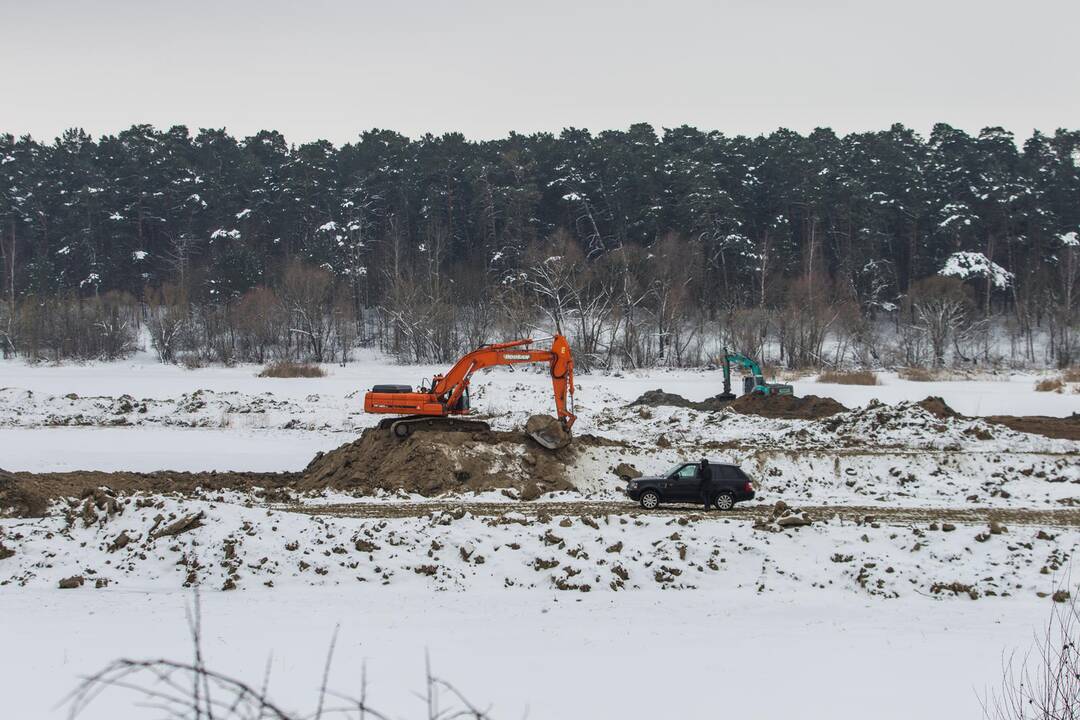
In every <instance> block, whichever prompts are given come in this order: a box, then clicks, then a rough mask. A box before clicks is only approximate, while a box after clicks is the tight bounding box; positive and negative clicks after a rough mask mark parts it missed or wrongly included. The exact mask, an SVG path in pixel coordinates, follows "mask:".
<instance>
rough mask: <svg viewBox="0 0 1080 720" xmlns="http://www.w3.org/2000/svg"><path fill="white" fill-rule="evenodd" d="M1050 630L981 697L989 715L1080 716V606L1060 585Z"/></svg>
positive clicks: (1047, 719) (998, 718)
mask: <svg viewBox="0 0 1080 720" xmlns="http://www.w3.org/2000/svg"><path fill="white" fill-rule="evenodd" d="M1053 600H1054V601H1055V602H1054V603H1053V605H1052V609H1051V611H1050V619H1049V621H1048V622H1047V624H1046V629H1045V630H1044V631H1043V632H1042V634H1040V635H1037V636H1036V638H1035V645H1034V647H1033V648H1032V649H1031V650H1029V651H1028V652H1027V653H1025V654H1024V656H1023V657H1021V658H1017V657H1016V655H1015V654H1013V655H1010V656H1009V657H1008V658H1007V659H1006V661H1005V662H1004V664H1003V665H1004V667H1003V668H1002V677H1001V685H1000V687H999V688H998V690H996V691H994V692H993V693H991V694H989V695H987V696H985V697H983V698H982V709H983V717H985V718H987V719H988V720H1075V719H1076V718H1080V610H1078V608H1077V605H1076V600H1075V599H1074V598H1072V597H1071V595H1070V593H1069V592H1068V591H1067V590H1058V591H1057V592H1055V593H1054V595H1053Z"/></svg>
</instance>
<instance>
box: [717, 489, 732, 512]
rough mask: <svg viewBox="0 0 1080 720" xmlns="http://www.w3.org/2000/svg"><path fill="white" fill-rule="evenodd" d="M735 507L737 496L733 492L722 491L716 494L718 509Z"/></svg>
mask: <svg viewBox="0 0 1080 720" xmlns="http://www.w3.org/2000/svg"><path fill="white" fill-rule="evenodd" d="M733 507H735V496H734V495H732V494H731V493H726V492H724V493H720V494H719V495H717V496H716V509H717V510H730V509H731V508H733Z"/></svg>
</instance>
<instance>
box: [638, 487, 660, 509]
mask: <svg viewBox="0 0 1080 720" xmlns="http://www.w3.org/2000/svg"><path fill="white" fill-rule="evenodd" d="M640 502H641V507H643V508H645V509H646V510H655V509H656V506H657V505H659V504H660V495H659V494H658V493H657V492H656V491H655V490H646V491H645V492H643V493H641V501H640Z"/></svg>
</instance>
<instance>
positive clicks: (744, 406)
mask: <svg viewBox="0 0 1080 720" xmlns="http://www.w3.org/2000/svg"><path fill="white" fill-rule="evenodd" d="M639 405H646V406H648V407H661V406H664V405H666V406H669V407H684V408H690V409H692V410H705V411H714V412H716V411H720V410H723V409H724V408H731V409H732V410H734V411H735V412H738V413H742V414H743V415H758V416H760V417H767V418H774V419H783V420H817V419H819V418H825V417H829V416H831V415H836V414H837V413H841V412H844V411H845V410H847V409H848V408H846V407H844V406H843V405H841V404H840V403H838V402H837V401H835V400H833V399H831V398H822V397H818V396H816V395H804V396H801V397H798V396H794V395H774V396H770V397H766V396H764V395H756V394H752V395H743V396H741V397H738V398H735V399H734V400H729V399H724V398H721V397H720V396H719V395H716V396H714V397H711V398H706V399H705V400H702V401H701V402H694V401H692V400H687V399H686V398H684V397H683V396H682V395H676V394H674V393H667V392H664V391H663V390H660V389H657V390H649V391H647V392H645V393H643V394H642V395H641V397H639V398H637V399H636V400H634V401H633V402H632V403H630V404H629V405H628V407H635V406H639Z"/></svg>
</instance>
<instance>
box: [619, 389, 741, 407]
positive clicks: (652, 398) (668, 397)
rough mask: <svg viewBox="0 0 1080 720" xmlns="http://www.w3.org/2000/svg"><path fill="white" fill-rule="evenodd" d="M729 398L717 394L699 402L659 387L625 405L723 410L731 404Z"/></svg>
mask: <svg viewBox="0 0 1080 720" xmlns="http://www.w3.org/2000/svg"><path fill="white" fill-rule="evenodd" d="M731 402H732V401H731V400H730V399H726V398H721V397H720V396H719V395H716V396H715V397H711V398H706V399H704V400H702V401H701V402H694V401H693V400H687V399H686V398H684V397H683V396H682V395H676V394H675V393H666V392H664V391H663V390H661V389H659V388H658V389H656V390H648V391H646V392H644V393H642V395H641V396H640V397H639V398H638V399H637V400H634V402H632V403H630V404H629V405H628V406H627V407H634V406H637V405H646V406H648V407H661V406H664V405H667V406H669V407H684V408H690V409H692V410H723V409H724V408H725V407H727V406H728V405H730V404H731Z"/></svg>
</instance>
